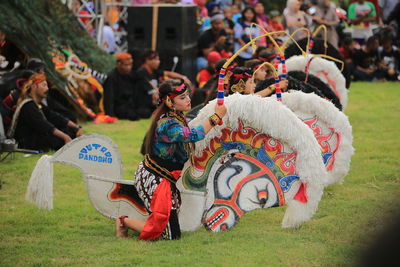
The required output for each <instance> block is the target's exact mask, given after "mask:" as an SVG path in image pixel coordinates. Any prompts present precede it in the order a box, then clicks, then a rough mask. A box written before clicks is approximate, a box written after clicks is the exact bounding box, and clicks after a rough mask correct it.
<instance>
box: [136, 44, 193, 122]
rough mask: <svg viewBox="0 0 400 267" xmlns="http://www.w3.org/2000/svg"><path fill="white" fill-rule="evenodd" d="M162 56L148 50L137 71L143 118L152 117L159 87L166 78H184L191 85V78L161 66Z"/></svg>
mask: <svg viewBox="0 0 400 267" xmlns="http://www.w3.org/2000/svg"><path fill="white" fill-rule="evenodd" d="M159 67H160V57H159V55H158V53H157V52H156V51H152V50H150V51H147V52H146V53H145V54H144V55H143V64H142V66H140V68H138V69H137V71H136V79H137V95H136V105H137V107H138V113H139V115H140V116H141V117H142V118H148V117H150V115H151V113H152V112H153V110H154V109H155V107H156V106H157V103H158V87H159V86H160V84H161V83H162V82H163V81H164V78H165V79H182V80H183V81H184V82H185V83H186V84H188V85H189V86H190V87H191V86H192V83H191V82H190V80H189V79H188V78H187V77H186V76H184V75H182V74H179V73H177V72H174V71H164V70H161V69H160V68H159Z"/></svg>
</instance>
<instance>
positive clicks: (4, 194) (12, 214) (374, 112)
mask: <svg viewBox="0 0 400 267" xmlns="http://www.w3.org/2000/svg"><path fill="white" fill-rule="evenodd" d="M399 99H400V84H399V83H353V84H352V86H351V90H350V93H349V105H348V108H347V110H346V114H347V115H348V116H349V118H350V123H351V125H352V127H353V136H354V144H353V145H354V147H355V149H356V152H355V155H354V156H353V158H352V163H351V170H350V173H349V175H348V176H347V177H346V178H345V182H344V184H343V185H334V186H330V187H328V188H326V189H325V192H324V196H323V199H322V201H321V202H320V205H319V209H318V211H317V213H316V215H315V216H314V218H313V219H311V220H310V221H308V222H306V223H305V224H304V225H303V226H302V227H301V228H300V229H283V228H281V227H280V222H281V220H282V218H283V214H284V210H285V208H286V207H280V208H274V209H264V210H256V211H252V212H250V213H247V214H246V215H245V216H244V217H243V218H242V219H241V221H240V222H239V223H238V224H237V225H236V226H235V227H234V228H233V229H232V230H230V231H226V232H222V233H217V234H215V233H211V232H207V231H206V230H204V229H203V228H202V229H200V230H198V231H196V232H191V233H183V236H182V239H181V240H178V241H160V242H144V241H138V240H137V235H133V238H129V239H127V240H120V239H116V238H115V237H114V234H115V229H114V221H111V220H109V219H107V218H105V217H103V216H102V215H100V214H99V213H97V212H96V211H95V210H94V208H92V205H91V204H90V202H89V199H88V197H87V194H86V188H85V185H84V182H83V177H82V175H81V173H80V172H79V171H78V170H77V169H75V168H72V167H70V166H65V165H61V164H55V165H54V170H55V171H54V207H55V208H54V209H53V210H52V211H43V210H39V209H37V208H36V207H35V206H33V205H31V204H30V203H28V202H26V201H25V198H24V196H25V191H26V186H27V183H28V179H29V177H30V173H31V171H32V170H33V168H34V166H35V163H36V161H37V160H38V159H39V156H30V157H24V155H22V154H15V155H14V157H13V158H10V157H9V158H8V159H6V160H5V161H4V162H1V163H0V183H1V189H0V266H71V265H72V266H136V265H139V266H151V265H155V266H172V265H174V266H182V265H193V266H337V265H340V266H343V265H346V266H348V265H354V264H356V260H357V258H358V256H359V254H360V252H361V251H362V250H363V249H365V248H366V247H367V246H368V245H369V243H370V242H371V240H373V238H374V237H375V236H376V235H377V234H378V233H379V231H380V230H382V229H383V228H384V227H385V225H387V224H388V223H390V222H391V221H393V220H394V218H393V215H394V214H395V213H396V212H398V211H399V210H400V201H399V197H400V175H399V173H400V164H399V158H400V142H399V138H398V133H399V132H400V105H399ZM148 125H149V121H148V120H143V121H139V122H129V121H119V122H117V123H115V124H110V125H103V124H101V125H95V124H84V126H85V127H84V128H85V130H86V132H96V133H100V134H104V135H107V136H109V137H111V138H112V139H113V140H114V141H115V142H116V144H117V145H118V147H119V149H120V150H121V154H122V160H123V164H124V178H125V179H132V177H133V174H134V172H135V168H136V166H137V164H138V163H139V162H140V161H141V159H142V156H141V155H140V153H139V149H140V145H141V142H142V138H143V135H144V132H145V131H146V129H147V127H148Z"/></svg>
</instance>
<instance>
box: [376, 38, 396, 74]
mask: <svg viewBox="0 0 400 267" xmlns="http://www.w3.org/2000/svg"><path fill="white" fill-rule="evenodd" d="M378 51H379V53H378V54H379V63H378V65H379V68H380V69H381V70H382V71H383V72H384V73H385V78H386V79H387V80H389V81H398V80H400V71H399V60H400V51H399V48H397V47H396V46H394V45H393V39H392V37H391V36H383V38H382V46H381V47H379V50H378Z"/></svg>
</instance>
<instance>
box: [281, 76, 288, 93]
mask: <svg viewBox="0 0 400 267" xmlns="http://www.w3.org/2000/svg"><path fill="white" fill-rule="evenodd" d="M279 85H280V87H281V90H282V91H283V92H286V91H287V89H288V86H289V81H288V80H286V79H284V80H282V81H280V82H279Z"/></svg>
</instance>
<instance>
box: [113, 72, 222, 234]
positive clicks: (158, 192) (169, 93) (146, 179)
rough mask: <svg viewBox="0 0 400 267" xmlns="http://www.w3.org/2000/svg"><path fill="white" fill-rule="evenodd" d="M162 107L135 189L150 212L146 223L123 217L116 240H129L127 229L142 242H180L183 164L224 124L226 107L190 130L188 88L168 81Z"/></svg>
mask: <svg viewBox="0 0 400 267" xmlns="http://www.w3.org/2000/svg"><path fill="white" fill-rule="evenodd" d="M159 96H160V100H161V102H160V105H159V107H158V108H157V109H156V110H155V111H154V113H153V122H152V124H151V126H150V129H149V131H148V132H147V135H146V138H145V141H144V151H145V153H146V154H145V157H144V160H143V161H142V162H141V163H140V164H139V166H138V169H137V171H136V179H135V186H136V189H137V191H138V194H139V196H140V198H141V199H142V200H143V203H144V205H145V207H146V209H147V211H148V212H149V214H150V215H149V217H148V219H147V220H146V221H141V220H136V219H132V218H128V217H127V216H120V217H119V218H117V220H116V230H117V237H122V238H124V237H128V229H133V230H136V231H138V232H139V233H140V237H139V239H142V240H156V239H167V240H171V239H179V238H180V235H181V231H180V226H179V221H178V213H179V208H180V205H181V198H180V193H179V190H178V189H177V188H176V186H175V183H176V181H177V180H178V179H179V176H180V174H181V171H182V168H183V165H184V163H185V162H186V161H187V160H188V159H189V158H190V157H191V155H192V153H194V142H197V141H199V140H202V139H203V138H204V137H205V135H206V134H207V133H208V132H209V131H210V129H211V128H212V127H214V126H215V125H218V124H220V123H222V118H223V116H224V115H225V114H226V107H225V106H224V105H217V104H216V106H215V113H214V114H213V115H212V116H211V117H210V118H209V119H208V120H207V121H205V122H204V123H203V124H202V125H199V126H197V127H195V128H192V129H190V128H189V127H188V125H187V122H186V119H185V116H184V114H183V112H185V111H189V110H190V109H191V104H190V97H189V91H188V85H187V84H185V83H184V82H183V81H182V80H181V81H177V80H168V81H166V82H164V83H163V84H162V85H161V86H160V88H159Z"/></svg>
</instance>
